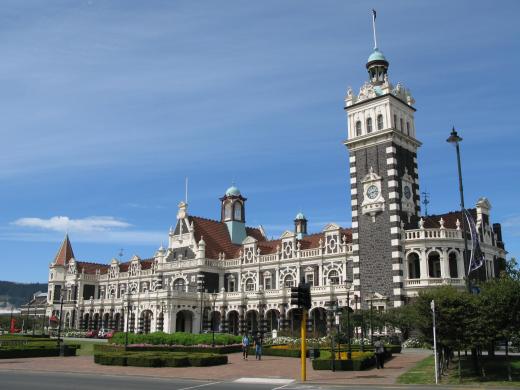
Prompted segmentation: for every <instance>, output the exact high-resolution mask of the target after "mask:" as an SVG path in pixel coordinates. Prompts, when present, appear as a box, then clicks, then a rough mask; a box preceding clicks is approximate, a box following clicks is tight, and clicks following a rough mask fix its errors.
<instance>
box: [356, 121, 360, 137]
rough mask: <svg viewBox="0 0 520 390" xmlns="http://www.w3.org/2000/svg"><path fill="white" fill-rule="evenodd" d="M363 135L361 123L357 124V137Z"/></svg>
mask: <svg viewBox="0 0 520 390" xmlns="http://www.w3.org/2000/svg"><path fill="white" fill-rule="evenodd" d="M360 135H361V121H357V122H356V136H357V137H359V136H360Z"/></svg>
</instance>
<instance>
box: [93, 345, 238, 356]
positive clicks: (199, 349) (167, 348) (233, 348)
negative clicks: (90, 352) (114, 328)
mask: <svg viewBox="0 0 520 390" xmlns="http://www.w3.org/2000/svg"><path fill="white" fill-rule="evenodd" d="M123 350H124V345H115V344H95V345H94V351H95V352H118V351H123ZM241 350H242V346H241V345H240V344H234V345H222V346H215V347H211V346H202V345H200V346H197V345H193V346H184V345H146V344H144V345H133V344H129V345H128V348H127V351H133V352H147V351H155V352H184V353H192V352H195V353H217V354H227V353H234V352H240V351H241Z"/></svg>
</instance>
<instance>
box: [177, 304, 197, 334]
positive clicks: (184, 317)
mask: <svg viewBox="0 0 520 390" xmlns="http://www.w3.org/2000/svg"><path fill="white" fill-rule="evenodd" d="M175 331H176V332H187V333H191V332H193V313H192V312H191V311H189V310H181V311H179V312H178V313H177V316H176V318H175Z"/></svg>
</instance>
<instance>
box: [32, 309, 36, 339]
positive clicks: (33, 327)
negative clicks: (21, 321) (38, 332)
mask: <svg viewBox="0 0 520 390" xmlns="http://www.w3.org/2000/svg"><path fill="white" fill-rule="evenodd" d="M35 322H36V306H34V314H33V320H32V335H33V336H34V331H35V328H36V326H35Z"/></svg>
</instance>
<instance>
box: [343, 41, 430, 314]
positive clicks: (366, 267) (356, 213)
mask: <svg viewBox="0 0 520 390" xmlns="http://www.w3.org/2000/svg"><path fill="white" fill-rule="evenodd" d="M388 66H389V63H388V61H387V60H386V58H385V56H384V55H383V53H382V52H381V51H379V49H378V48H377V47H376V48H374V51H373V52H372V54H371V55H370V57H369V58H368V62H367V64H366V68H367V71H368V81H367V82H365V83H364V84H363V86H362V87H361V89H360V91H359V94H355V93H354V92H353V91H352V89H351V88H349V89H348V91H347V96H346V98H345V110H346V111H347V115H348V138H347V140H346V141H345V145H346V146H347V148H348V151H349V163H350V164H349V165H350V193H351V207H352V244H353V248H352V250H353V279H354V280H353V284H354V291H355V293H356V295H358V296H360V298H361V302H367V300H370V299H374V300H377V301H378V302H383V303H384V305H386V307H397V306H401V305H403V304H404V289H403V278H404V275H403V270H404V267H403V261H404V258H403V257H404V254H403V247H404V243H403V242H404V238H405V237H404V233H403V229H404V228H405V227H406V226H407V225H411V224H414V223H415V224H416V223H417V219H418V214H419V211H420V199H419V194H420V192H419V176H418V170H417V148H418V147H419V146H420V145H421V143H420V142H419V141H418V140H417V139H416V133H415V123H414V114H415V108H414V107H413V104H414V103H415V102H414V99H413V97H412V95H411V94H410V91H409V90H408V89H406V88H405V87H404V86H403V85H402V84H401V83H397V84H396V85H393V84H392V83H391V82H390V80H389V77H388ZM363 305H365V303H363Z"/></svg>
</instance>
